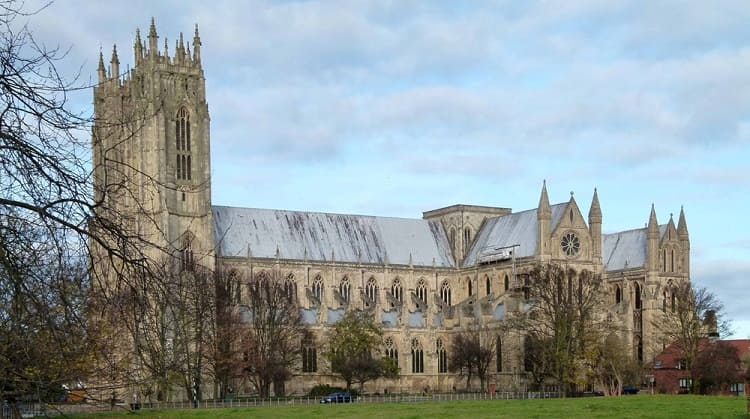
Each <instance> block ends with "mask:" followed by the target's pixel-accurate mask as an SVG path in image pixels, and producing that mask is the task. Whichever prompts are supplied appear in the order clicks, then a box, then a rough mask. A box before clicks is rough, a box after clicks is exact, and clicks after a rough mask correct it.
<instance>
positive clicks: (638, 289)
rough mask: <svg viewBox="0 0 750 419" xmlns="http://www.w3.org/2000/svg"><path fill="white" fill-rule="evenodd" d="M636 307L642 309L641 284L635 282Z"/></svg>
mask: <svg viewBox="0 0 750 419" xmlns="http://www.w3.org/2000/svg"><path fill="white" fill-rule="evenodd" d="M635 309H636V310H640V309H641V286H640V285H638V283H637V282H636V283H635Z"/></svg>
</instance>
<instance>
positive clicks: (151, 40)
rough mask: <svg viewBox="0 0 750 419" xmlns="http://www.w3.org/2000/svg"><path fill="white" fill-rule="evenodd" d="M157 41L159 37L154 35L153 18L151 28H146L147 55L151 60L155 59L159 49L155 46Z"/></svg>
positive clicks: (154, 25)
mask: <svg viewBox="0 0 750 419" xmlns="http://www.w3.org/2000/svg"><path fill="white" fill-rule="evenodd" d="M158 40H159V35H157V34H156V24H155V23H154V18H153V17H152V18H151V26H149V28H148V55H149V57H151V58H154V57H156V56H157V55H159V47H158V45H157V42H158Z"/></svg>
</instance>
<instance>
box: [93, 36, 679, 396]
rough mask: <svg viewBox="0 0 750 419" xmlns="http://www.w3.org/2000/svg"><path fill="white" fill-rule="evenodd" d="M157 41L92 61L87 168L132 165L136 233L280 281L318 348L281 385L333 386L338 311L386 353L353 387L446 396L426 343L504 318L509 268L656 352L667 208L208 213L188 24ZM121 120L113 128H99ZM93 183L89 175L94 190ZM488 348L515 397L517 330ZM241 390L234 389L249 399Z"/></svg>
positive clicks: (671, 260) (517, 299) (196, 43)
mask: <svg viewBox="0 0 750 419" xmlns="http://www.w3.org/2000/svg"><path fill="white" fill-rule="evenodd" d="M157 41H158V36H157V33H156V29H155V26H154V24H153V22H152V24H151V28H150V31H149V35H148V38H147V42H146V43H143V42H141V39H140V35H139V34H138V33H136V41H135V46H134V65H133V68H132V70H129V71H128V72H126V73H124V74H121V73H120V69H119V60H118V57H117V53H116V51H113V55H112V59H111V61H110V66H109V71H107V70H106V69H105V66H104V63H103V59H101V58H100V63H99V86H98V87H96V88H95V90H94V105H95V113H96V118H97V125H96V128H95V135H94V145H93V147H94V158H95V163H97V167H101V168H104V167H107V163H106V161H107V159H111V160H116V161H118V162H127V164H128V165H130V166H132V167H134V168H137V169H138V170H137V173H138V174H137V175H136V177H135V178H133V179H135V181H134V184H135V185H136V187H137V189H138V193H137V194H136V195H134V196H123V197H122V198H121V199H122V200H121V202H118V203H116V205H120V206H123V207H126V208H132V210H133V214H134V225H135V228H136V230H137V231H138V233H139V234H141V235H145V236H147V237H151V238H152V240H153V241H154V242H160V243H161V244H163V245H168V246H171V247H172V248H173V249H175V251H176V252H180V251H185V249H189V250H190V251H191V253H192V254H195V255H196V258H197V259H198V260H197V261H196V262H197V263H200V264H201V265H204V266H207V267H210V268H212V269H226V270H229V271H234V272H236V273H237V274H239V277H240V278H242V279H243V281H244V282H245V283H246V282H249V281H251V280H252V279H253V278H256V277H258V276H259V275H268V276H271V277H275V278H284V279H285V280H288V281H292V282H294V285H295V289H296V290H297V296H296V298H297V301H298V303H299V305H300V307H301V308H302V310H303V314H304V318H305V321H306V322H307V323H308V324H309V325H310V327H311V328H312V329H313V330H314V331H315V336H316V341H315V342H313V343H312V345H313V346H314V347H316V348H317V349H318V350H317V352H316V356H317V365H316V368H315V371H309V372H308V371H304V372H303V371H302V366H300V371H299V372H298V374H297V375H296V376H295V377H294V378H293V379H292V380H291V382H290V383H289V385H287V390H288V391H291V392H296V393H304V392H306V391H307V390H309V389H310V388H311V387H312V386H314V385H315V384H319V383H332V384H338V385H340V384H341V383H340V382H337V381H336V380H335V378H333V377H331V376H330V375H328V373H327V368H326V365H325V362H324V357H323V351H324V348H325V342H326V331H327V328H328V327H329V326H330V325H331V324H332V323H334V322H335V321H336V320H337V319H338V318H340V317H341V316H342V315H343V313H344V311H345V310H351V309H362V310H371V311H373V312H374V313H375V315H376V316H377V318H378V319H380V320H381V321H382V323H383V326H384V331H385V335H384V337H385V340H386V341H387V342H388V344H389V345H392V346H391V347H390V348H391V349H395V350H396V352H397V353H398V356H397V357H398V364H399V367H400V369H401V378H400V379H398V380H377V381H375V382H372V383H368V385H367V389H368V390H370V391H384V390H388V391H391V392H393V391H422V390H424V389H427V388H429V389H431V390H439V391H445V390H451V389H453V388H454V387H459V388H461V387H462V386H463V385H464V382H463V379H461V378H459V377H457V376H455V375H454V374H450V373H448V372H447V371H441V368H440V367H441V366H440V353H441V348H443V349H445V350H447V351H449V350H450V348H449V342H450V337H451V334H452V333H455V332H457V331H460V330H462V329H463V328H465V327H467V326H468V325H472V324H482V325H487V326H489V327H491V328H496V329H497V330H500V327H499V326H500V325H501V324H502V322H503V319H504V316H505V315H506V313H508V312H512V311H515V310H517V309H518V307H520V306H521V305H522V304H524V295H523V292H522V285H523V284H520V283H519V279H518V278H519V277H518V275H517V274H518V273H522V272H525V271H528V270H529V269H531V268H532V267H533V266H535V265H536V264H538V263H540V262H552V263H558V264H562V265H566V266H571V267H574V268H576V269H588V270H591V271H594V272H596V273H600V274H601V275H602V276H603V277H604V279H605V281H606V284H607V287H606V289H607V292H608V294H607V295H606V296H603V297H604V299H605V300H606V301H607V303H606V304H604V306H603V307H602V308H601V309H602V312H603V313H608V314H610V315H611V316H614V318H615V319H616V320H617V321H618V322H619V324H621V325H622V328H621V329H622V330H623V333H624V334H625V335H626V336H625V337H626V339H627V340H628V341H629V342H632V344H633V346H632V349H633V353H634V356H637V357H640V358H642V359H644V360H649V359H651V357H652V356H653V354H655V353H658V351H659V350H661V342H660V341H658V339H657V336H656V331H655V330H653V328H652V326H651V322H652V320H651V319H652V318H653V316H654V315H655V314H656V313H657V311H659V310H662V309H664V307H665V305H666V304H667V301H669V299H670V298H671V295H670V283H671V282H673V281H677V280H683V279H688V280H689V272H690V269H689V262H690V261H689V255H690V242H689V237H688V230H687V225H686V222H685V216H684V213H683V212H682V211H681V212H680V217H679V222H678V224H677V225H676V226H675V223H674V222H673V220H672V218H671V216H670V219H669V221H668V223H667V224H663V225H659V224H658V223H657V219H656V213H655V211H654V209H653V207H652V208H651V213H650V217H649V218H648V227H647V228H641V229H635V230H629V231H623V232H618V233H613V234H603V233H602V222H603V218H604V217H603V214H602V213H601V208H600V206H599V199H598V195H597V192H596V190H595V191H594V195H593V199H592V201H591V204H590V207H589V211H588V217H587V218H586V217H584V216H583V214H582V212H581V210H580V208H579V206H578V203H577V201H576V200H575V199H574V197H573V195H572V194H571V197H570V199H569V200H567V201H566V202H562V203H558V204H555V205H550V202H549V198H548V195H547V188H546V185H542V190H541V195H540V199H539V202H538V204H537V205H536V207H533V208H531V209H529V210H527V211H521V212H515V213H514V212H512V210H511V209H510V208H494V207H480V206H471V205H454V206H451V207H446V208H442V209H436V210H432V211H427V212H425V213H424V214H423V219H421V220H420V219H394V218H388V217H366V216H354V215H337V214H318V213H308V212H294V211H274V210H256V209H245V208H230V207H217V206H212V205H211V178H210V136H209V131H210V130H209V127H210V119H209V114H208V105H207V103H206V97H205V78H204V74H203V70H202V67H201V58H200V49H201V41H200V38H199V36H198V30H197V27H196V30H195V35H194V38H193V42H192V48H193V50H192V53H191V52H190V46H189V45H188V46H187V47H185V46H184V43H183V40H182V35H180V38H179V41H178V43H177V47H176V48H175V51H174V55H173V56H170V55H169V52H168V50H167V46H166V45H165V46H164V49H163V50H162V51H160V50H159V48H158V45H157ZM123 118H125V120H126V122H127V124H125V126H126V127H128V129H127V130H123V131H121V132H119V133H118V132H110V131H111V130H110V131H107V130H108V129H110V128H109V127H118V129H119V127H120V126H121V124H120V122H123ZM102 170H103V169H102ZM108 176H110V175H109V174H107V175H106V176H105V175H104V173H103V172H100V173H99V174H98V176H97V178H96V183H97V185H98V186H99V187H102V186H103V185H106V184H107V182H109V181H111V179H110V178H109V177H108ZM644 215H645V211H644ZM644 218H645V217H644ZM638 220H641V217H636V224H638V223H639V222H638ZM500 342H501V345H500V346H501V348H502V352H501V354H502V359H501V360H499V362H496V363H495V364H493V365H494V367H493V374H492V378H491V382H492V383H495V384H496V385H497V387H498V388H507V389H522V388H524V385H525V383H526V381H525V380H526V378H525V374H524V373H523V363H522V361H521V359H522V357H521V353H520V352H521V351H520V348H521V347H522V333H520V332H506V333H505V334H501V336H500ZM415 359H423V365H422V364H421V363H419V362H415ZM309 369H311V368H309ZM241 385H242V384H241V383H238V386H240V387H239V388H238V390H239V391H240V392H245V391H250V389H243V388H241Z"/></svg>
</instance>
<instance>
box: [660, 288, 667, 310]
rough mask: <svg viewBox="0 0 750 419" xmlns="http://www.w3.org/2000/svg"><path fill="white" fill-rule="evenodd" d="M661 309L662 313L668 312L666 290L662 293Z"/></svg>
mask: <svg viewBox="0 0 750 419" xmlns="http://www.w3.org/2000/svg"><path fill="white" fill-rule="evenodd" d="M661 311H662V313H666V312H667V292H666V291H664V292H663V293H662V298H661Z"/></svg>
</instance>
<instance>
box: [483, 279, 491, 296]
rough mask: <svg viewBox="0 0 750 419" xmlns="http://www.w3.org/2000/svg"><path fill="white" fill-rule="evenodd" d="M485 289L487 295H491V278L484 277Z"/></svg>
mask: <svg viewBox="0 0 750 419" xmlns="http://www.w3.org/2000/svg"><path fill="white" fill-rule="evenodd" d="M484 288H485V294H486V295H490V291H491V289H490V277H489V276H487V275H485V276H484Z"/></svg>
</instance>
